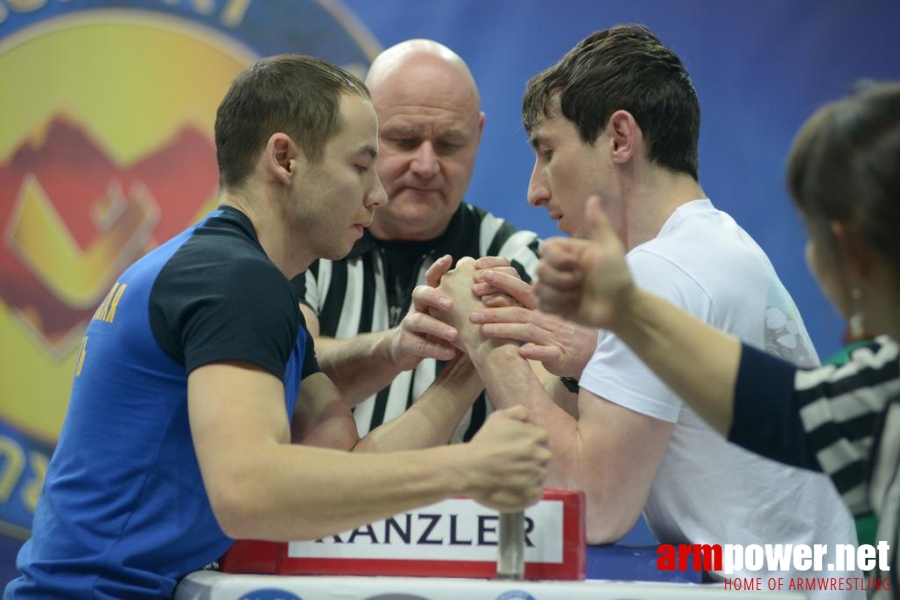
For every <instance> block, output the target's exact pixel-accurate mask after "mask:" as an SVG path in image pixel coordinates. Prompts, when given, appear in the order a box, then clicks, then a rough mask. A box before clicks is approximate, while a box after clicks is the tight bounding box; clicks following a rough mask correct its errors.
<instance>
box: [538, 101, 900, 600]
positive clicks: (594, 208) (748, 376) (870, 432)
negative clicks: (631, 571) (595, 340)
mask: <svg viewBox="0 0 900 600" xmlns="http://www.w3.org/2000/svg"><path fill="white" fill-rule="evenodd" d="M787 179H788V187H789V189H790V193H791V196H792V197H793V199H794V202H795V203H796V205H797V207H798V208H799V210H800V213H801V216H802V218H803V221H804V224H805V226H806V229H807V232H808V236H809V241H808V244H807V248H806V257H807V262H808V263H809V267H810V270H811V271H812V272H813V273H814V275H815V276H816V278H817V280H818V282H819V285H820V286H821V288H822V290H823V292H824V293H825V295H826V296H827V297H828V299H829V300H830V301H831V302H832V304H834V306H835V307H836V308H837V310H838V311H839V312H840V313H841V315H843V316H844V317H845V318H846V319H847V320H848V323H849V327H850V329H851V331H853V332H856V333H859V334H861V333H862V332H863V331H873V332H877V333H879V334H881V335H878V336H877V337H876V338H875V339H874V341H873V342H872V343H870V344H866V345H863V346H861V347H858V348H856V349H854V350H853V351H851V353H850V355H849V358H848V360H847V361H846V362H845V363H844V364H843V365H841V366H836V365H826V366H823V367H820V368H817V369H800V368H798V367H796V366H795V365H793V364H791V363H788V362H785V361H782V360H780V359H778V358H776V357H774V356H771V355H769V354H765V353H763V352H760V351H759V350H755V349H753V348H751V347H749V346H746V345H742V344H741V343H740V342H739V341H738V340H737V339H736V338H733V337H731V336H728V335H726V334H724V333H721V332H719V331H717V330H715V329H713V328H711V327H709V326H708V325H706V324H704V323H702V322H701V321H699V320H697V319H695V318H693V317H691V316H690V315H687V314H686V313H683V312H681V311H680V310H678V309H677V308H675V307H674V306H672V305H671V304H668V303H667V302H665V301H663V300H661V299H660V298H657V297H655V296H653V295H652V294H650V293H648V292H646V291H644V290H642V289H640V288H638V287H637V286H636V285H635V284H634V282H633V280H632V279H631V274H630V272H629V271H628V267H627V266H626V264H625V261H624V255H623V249H622V246H621V243H620V242H619V240H618V238H617V237H616V235H615V234H614V232H613V231H612V230H611V228H610V225H609V222H608V221H607V219H606V217H605V216H604V215H603V214H602V211H601V209H600V205H599V201H598V199H596V198H593V199H591V201H590V202H589V209H588V214H587V218H588V219H589V220H590V221H591V230H592V239H591V240H589V241H585V240H572V239H553V240H548V241H546V242H545V243H544V244H543V246H542V254H543V260H542V261H541V264H540V266H539V267H538V275H539V281H538V283H537V284H536V286H535V293H536V294H537V295H538V297H539V298H540V301H541V309H543V310H546V311H548V312H555V313H558V314H560V315H563V316H565V317H567V318H570V319H572V320H574V321H577V322H580V323H582V324H587V325H592V326H595V327H603V328H606V329H609V330H612V331H614V332H615V333H616V335H618V336H619V337H620V338H621V339H622V340H624V341H625V342H626V343H627V344H628V345H629V346H630V347H631V349H632V350H633V351H634V352H635V353H636V354H637V355H638V356H640V358H641V360H643V361H644V362H646V363H647V365H648V366H649V367H650V368H652V369H653V370H654V371H655V372H656V374H657V375H658V376H659V377H660V378H662V379H663V381H665V382H666V383H667V384H668V385H669V386H670V387H671V388H672V389H673V390H675V391H676V392H677V393H678V394H679V395H680V396H681V397H682V398H683V399H684V401H685V402H687V403H688V404H689V405H691V407H693V408H694V409H695V410H696V411H697V412H698V413H699V414H700V415H701V416H702V417H703V418H704V419H706V420H707V421H708V422H709V423H710V425H712V426H713V427H714V428H716V429H717V430H718V431H719V432H720V433H722V434H723V435H726V436H727V437H728V439H729V440H730V441H732V442H734V443H736V444H738V445H740V446H743V447H745V448H748V449H750V450H752V451H754V452H757V453H759V454H761V455H764V456H767V457H769V458H772V459H775V460H778V461H780V462H783V463H786V464H790V465H795V466H799V467H803V468H807V469H812V470H816V471H822V472H825V473H827V474H828V475H829V476H830V477H831V478H832V480H833V481H834V484H835V486H836V487H837V488H838V490H839V491H840V492H841V494H842V495H843V497H844V499H845V501H846V502H847V504H848V506H849V507H850V509H851V510H852V511H853V513H854V514H855V515H857V516H863V515H866V514H875V515H876V516H878V518H879V524H878V532H877V535H876V539H877V540H881V541H882V542H885V541H886V542H887V543H888V545H889V546H890V547H891V552H890V556H889V562H890V564H884V563H883V562H882V561H881V559H879V561H878V564H877V565H876V567H877V576H878V577H882V576H884V575H889V571H890V570H891V569H892V570H894V571H896V570H897V568H898V566H900V565H898V561H897V552H896V545H897V544H898V543H900V540H898V516H900V477H898V475H900V471H898V466H900V350H898V346H897V344H896V343H895V342H894V340H898V339H900V236H898V235H897V234H898V232H900V84H898V83H890V84H878V85H872V86H870V87H868V88H866V89H865V90H863V91H862V92H860V93H858V94H856V95H853V96H851V97H848V98H846V99H843V100H840V101H837V102H834V103H831V104H828V105H826V106H825V107H823V108H822V109H820V110H819V111H818V112H816V113H815V114H814V115H813V116H812V117H811V118H810V119H809V120H808V121H807V122H806V123H805V124H804V126H803V128H802V129H801V130H800V132H799V134H798V135H797V137H796V139H795V141H794V145H793V148H792V150H791V155H790V160H789V164H788V169H787ZM890 587H891V588H892V589H880V590H877V591H876V592H875V593H874V595H873V597H875V598H887V597H891V594H893V597H894V598H900V593H898V591H897V588H896V586H890Z"/></svg>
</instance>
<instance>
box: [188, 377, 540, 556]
mask: <svg viewBox="0 0 900 600" xmlns="http://www.w3.org/2000/svg"><path fill="white" fill-rule="evenodd" d="M312 377H314V376H310V377H309V378H308V379H311V378H312ZM320 383H321V381H319V384H320ZM319 384H317V385H316V386H315V387H318V385H319ZM188 410H189V418H190V424H191V435H192V438H193V441H194V446H195V448H196V451H197V459H198V462H199V464H200V470H201V473H202V476H203V484H204V486H205V488H206V492H207V494H208V496H209V498H210V503H211V505H212V508H213V511H214V513H215V515H216V518H217V520H218V522H219V525H220V526H221V527H222V530H223V531H224V532H225V533H226V534H227V535H229V536H231V537H233V538H251V539H263V540H275V541H288V540H299V539H315V538H318V537H322V536H324V535H329V534H333V533H337V532H339V531H343V530H346V529H350V528H353V527H356V526H359V525H362V524H365V523H369V522H372V521H375V520H378V519H383V518H386V517H388V516H390V515H393V514H397V513H399V512H402V511H405V510H409V509H411V508H414V507H416V506H421V505H424V504H429V503H432V502H436V501H438V500H441V499H443V498H446V497H448V496H450V495H454V494H467V495H470V496H472V497H473V498H475V499H476V500H478V501H479V502H482V503H484V504H486V505H488V506H491V507H492V508H496V509H498V510H518V509H521V508H522V507H524V506H527V505H528V504H531V503H533V502H534V501H535V500H537V498H538V497H539V494H540V489H541V483H542V482H543V478H544V468H543V465H544V464H546V461H547V459H548V458H549V454H548V453H547V451H546V449H544V448H542V447H541V444H542V443H543V441H544V439H545V434H544V433H543V432H542V431H541V430H540V429H539V428H537V427H534V426H532V425H529V424H527V423H524V422H523V421H524V420H525V412H524V411H520V412H511V411H507V412H505V413H495V414H494V415H492V418H491V419H489V420H488V422H487V423H486V424H485V428H484V429H483V432H484V434H483V435H482V434H479V435H478V436H476V438H475V439H474V440H473V441H472V442H471V443H469V444H464V445H456V446H441V447H437V448H431V449H427V450H418V451H411V452H395V453H385V454H374V453H361V454H359V453H353V454H351V453H347V452H343V451H340V450H332V449H325V448H318V447H313V446H307V445H297V444H291V443H290V426H289V424H288V421H287V417H286V412H285V410H284V389H283V386H282V384H281V381H280V380H279V379H278V378H276V377H275V376H273V375H272V374H271V373H269V372H268V371H265V370H263V369H260V368H258V367H256V366H254V365H252V364H249V363H243V362H232V363H224V362H223V363H213V364H209V365H206V366H203V367H200V368H198V369H196V370H194V371H193V372H192V373H191V374H190V376H189V377H188Z"/></svg>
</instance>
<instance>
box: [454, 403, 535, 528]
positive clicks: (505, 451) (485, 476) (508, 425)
mask: <svg viewBox="0 0 900 600" xmlns="http://www.w3.org/2000/svg"><path fill="white" fill-rule="evenodd" d="M547 440H548V436H547V432H546V431H545V430H544V429H542V428H541V427H538V426H536V425H533V424H531V423H529V422H528V410H527V409H526V408H525V407H524V406H514V407H512V408H508V409H505V410H498V411H495V412H493V413H492V414H491V416H490V417H488V419H487V421H485V423H484V425H482V427H481V429H480V430H479V431H478V434H476V435H475V437H474V438H473V439H472V441H471V442H469V444H468V446H469V449H470V450H471V451H472V452H473V458H474V460H475V463H474V466H473V467H470V472H469V474H468V475H469V477H470V483H469V492H468V494H469V496H470V497H471V498H472V499H473V500H475V501H477V502H478V503H480V504H483V505H484V506H487V507H489V508H492V509H494V510H498V511H501V512H512V511H516V510H522V509H524V508H526V507H528V506H531V505H532V504H534V503H535V502H537V501H538V500H540V499H541V496H542V495H543V486H544V480H545V479H546V477H547V464H548V463H549V462H550V458H551V455H550V450H548V449H547Z"/></svg>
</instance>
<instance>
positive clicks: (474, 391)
mask: <svg viewBox="0 0 900 600" xmlns="http://www.w3.org/2000/svg"><path fill="white" fill-rule="evenodd" d="M483 389H484V388H483V386H482V384H481V379H480V378H479V377H478V372H477V371H476V370H475V367H474V366H473V365H472V362H471V361H470V360H469V359H468V357H466V356H461V357H459V358H457V359H455V360H453V361H450V362H449V363H447V364H446V366H445V367H444V368H443V369H442V370H441V373H440V375H438V377H437V379H435V381H434V383H432V384H431V386H430V387H429V388H428V389H427V390H425V393H423V394H422V396H421V397H420V398H419V399H418V400H416V401H415V402H414V403H413V405H412V406H411V407H410V408H409V409H408V410H407V411H406V412H405V413H403V414H402V415H400V416H399V417H397V418H396V419H393V420H392V421H389V422H387V423H385V424H383V425H381V426H380V427H378V428H377V429H374V430H373V431H371V432H369V435H367V436H366V437H364V438H363V439H362V440H360V441H359V443H358V444H357V445H356V447H355V448H354V451H357V452H358V451H362V452H390V451H395V450H413V449H417V448H428V447H430V446H435V445H438V444H446V443H447V442H449V441H450V437H451V436H452V435H453V432H454V431H455V430H456V428H457V426H458V425H459V422H460V421H461V420H462V418H463V416H464V415H465V414H466V411H467V410H469V408H470V407H471V406H472V403H473V402H474V401H475V399H476V398H477V397H478V395H479V394H480V393H481V391H482V390H483Z"/></svg>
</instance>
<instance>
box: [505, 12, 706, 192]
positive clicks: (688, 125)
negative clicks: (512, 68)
mask: <svg viewBox="0 0 900 600" xmlns="http://www.w3.org/2000/svg"><path fill="white" fill-rule="evenodd" d="M557 93H558V94H559V100H560V108H561V110H562V114H563V116H564V117H566V118H567V119H569V120H570V121H572V122H573V123H574V124H575V125H576V127H578V131H579V133H580V134H581V139H582V140H583V141H584V142H585V143H589V144H593V143H594V142H595V141H596V139H597V136H599V135H600V133H601V131H602V130H603V129H604V128H605V127H606V124H607V122H608V121H609V117H610V116H612V114H613V113H614V112H615V111H617V110H627V111H628V112H629V113H631V115H632V116H633V117H634V120H635V121H636V122H637V124H638V126H639V127H640V128H641V131H642V132H643V134H644V138H645V139H646V140H647V145H648V151H647V157H648V158H649V159H650V160H651V161H653V162H654V163H656V164H659V165H661V166H663V167H666V168H668V169H671V170H673V171H676V172H685V173H688V174H689V175H690V176H691V177H693V178H694V179H695V180H697V172H698V170H699V166H698V162H699V161H698V158H697V141H698V139H699V137H700V102H699V101H698V100H697V92H696V90H695V89H694V84H693V83H691V78H690V77H689V76H688V73H687V70H686V69H685V68H684V65H683V64H682V63H681V59H679V58H678V56H676V55H675V53H674V52H672V51H671V50H669V49H668V48H666V47H665V46H664V45H663V43H662V42H661V41H660V40H659V38H658V37H656V35H655V34H654V33H653V32H652V31H650V30H649V29H647V28H646V27H644V26H643V25H621V26H617V27H613V28H611V29H604V30H602V31H597V32H594V33H592V34H591V35H589V36H588V37H586V38H585V39H583V40H582V41H581V42H579V44H578V45H577V46H575V47H574V48H572V49H571V50H570V51H569V52H568V53H566V55H565V56H563V57H562V59H560V61H559V62H558V63H556V64H555V65H553V66H552V67H550V68H549V69H547V70H546V71H544V72H542V73H540V74H538V75H536V76H535V77H534V78H532V79H531V81H529V82H528V86H527V87H526V89H525V97H524V98H523V100H522V121H523V122H524V125H525V129H526V131H528V132H529V133H530V132H531V130H532V129H533V128H534V127H536V126H537V125H538V124H539V123H540V122H541V121H542V120H543V119H544V118H546V117H549V116H551V111H552V109H553V103H552V101H553V98H554V95H555V94H557Z"/></svg>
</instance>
